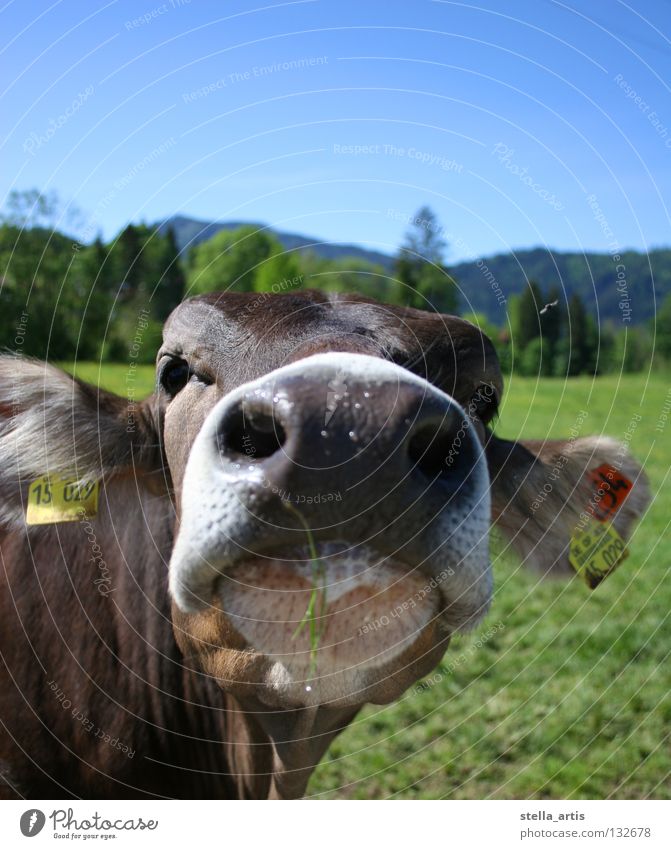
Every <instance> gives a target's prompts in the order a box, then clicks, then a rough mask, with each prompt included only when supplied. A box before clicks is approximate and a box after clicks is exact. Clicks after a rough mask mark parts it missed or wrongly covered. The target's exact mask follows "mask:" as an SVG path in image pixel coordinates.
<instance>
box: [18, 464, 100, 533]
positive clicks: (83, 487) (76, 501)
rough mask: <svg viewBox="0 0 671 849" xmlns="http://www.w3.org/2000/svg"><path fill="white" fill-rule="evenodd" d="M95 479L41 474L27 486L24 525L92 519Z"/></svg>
mask: <svg viewBox="0 0 671 849" xmlns="http://www.w3.org/2000/svg"><path fill="white" fill-rule="evenodd" d="M99 489H100V484H99V482H98V481H87V482H84V483H82V482H81V481H73V480H69V479H68V478H62V477H59V476H56V475H44V476H43V477H41V478H38V479H37V480H36V481H33V482H32V483H31V484H30V487H29V489H28V507H27V509H26V524H28V525H51V524H54V523H55V522H76V521H78V520H79V519H92V518H93V517H94V516H95V515H97V513H98V490H99Z"/></svg>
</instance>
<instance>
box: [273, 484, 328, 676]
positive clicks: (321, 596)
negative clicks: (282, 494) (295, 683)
mask: <svg viewBox="0 0 671 849" xmlns="http://www.w3.org/2000/svg"><path fill="white" fill-rule="evenodd" d="M283 503H284V506H285V507H286V508H287V510H289V512H290V513H293V514H294V515H295V516H296V517H297V518H298V521H299V522H300V523H301V525H302V526H303V530H304V531H305V535H306V536H307V540H308V550H309V551H310V567H311V571H312V592H311V593H310V599H309V601H308V606H307V609H306V611H305V614H304V616H303V618H302V619H301V621H300V622H299V623H298V626H297V628H296V630H295V631H294V633H293V634H292V637H291V638H292V640H295V639H296V638H297V637H298V635H299V634H300V633H301V632H302V631H303V629H304V628H306V627H307V628H308V631H309V635H310V671H309V675H310V677H312V676H313V675H314V673H315V672H316V670H317V651H318V650H319V642H320V640H321V636H322V634H323V632H324V625H325V622H324V619H323V616H324V612H325V610H326V567H325V566H324V563H323V562H322V560H321V559H320V557H319V555H318V554H317V546H316V545H315V540H314V536H313V535H312V530H311V528H310V526H309V525H308V524H307V522H306V521H305V518H304V516H303V514H302V513H301V511H300V510H298V509H297V508H296V507H294V505H293V504H290V503H289V502H288V501H285V502H283Z"/></svg>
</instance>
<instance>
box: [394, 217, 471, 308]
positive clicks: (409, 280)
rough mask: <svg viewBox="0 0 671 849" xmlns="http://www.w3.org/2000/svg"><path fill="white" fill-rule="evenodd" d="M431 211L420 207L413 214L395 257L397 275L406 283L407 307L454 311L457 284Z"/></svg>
mask: <svg viewBox="0 0 671 849" xmlns="http://www.w3.org/2000/svg"><path fill="white" fill-rule="evenodd" d="M442 232H443V231H442V228H441V226H440V224H439V222H438V218H437V217H436V214H435V213H434V212H433V210H432V209H431V208H430V207H428V206H423V207H421V209H419V210H418V211H417V213H416V215H415V216H414V217H413V221H412V224H411V226H410V228H409V229H408V231H407V232H406V234H405V238H404V241H403V243H402V245H401V247H400V249H399V252H398V255H397V257H396V263H395V271H396V276H397V278H398V279H399V280H400V281H401V282H402V283H404V284H405V285H406V287H407V292H408V294H407V297H406V302H407V304H408V306H412V307H417V308H418V309H427V307H430V306H431V305H434V306H435V307H436V308H437V309H439V310H440V311H441V312H455V311H456V308H457V287H456V283H455V281H454V280H453V279H452V277H450V275H449V274H448V272H447V269H446V268H445V251H446V249H447V242H446V241H445V239H444V238H443V236H442Z"/></svg>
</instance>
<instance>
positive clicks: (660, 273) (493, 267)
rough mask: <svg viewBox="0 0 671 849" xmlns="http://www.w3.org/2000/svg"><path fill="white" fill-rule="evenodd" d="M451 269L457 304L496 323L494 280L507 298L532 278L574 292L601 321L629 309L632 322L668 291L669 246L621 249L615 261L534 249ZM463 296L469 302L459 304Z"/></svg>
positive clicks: (601, 256)
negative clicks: (644, 250)
mask: <svg viewBox="0 0 671 849" xmlns="http://www.w3.org/2000/svg"><path fill="white" fill-rule="evenodd" d="M450 271H451V273H452V274H453V276H454V278H455V279H456V280H457V282H458V284H459V288H460V290H461V293H462V309H464V310H465V311H471V310H473V311H475V312H484V313H485V314H486V315H487V317H488V318H489V319H490V320H491V321H493V322H494V323H495V324H501V319H502V307H501V304H500V302H499V300H497V298H496V294H495V283H494V281H496V282H497V283H498V285H499V286H500V289H501V291H502V292H503V293H504V295H505V296H506V297H510V295H514V294H519V293H520V292H521V291H522V289H523V288H524V287H525V285H526V280H536V281H537V282H538V283H539V284H540V286H541V288H542V289H543V291H545V292H547V291H548V289H549V288H550V287H552V286H557V287H558V288H559V290H560V291H561V289H562V288H563V289H564V290H565V291H566V293H567V296H569V297H570V296H571V295H572V294H574V293H576V292H577V293H578V294H579V295H580V297H581V298H582V299H583V301H584V303H585V306H586V307H587V308H588V309H589V310H590V311H591V312H592V314H593V315H594V316H595V318H596V317H597V314H598V316H599V319H600V321H605V320H607V319H611V320H613V321H616V322H618V323H621V322H622V319H623V317H625V316H626V312H625V310H626V309H629V310H630V311H631V314H630V323H631V324H641V323H643V322H645V321H647V320H648V319H650V318H652V316H653V315H654V314H655V312H656V309H659V305H660V303H661V301H662V300H663V298H664V296H665V295H667V294H668V293H669V292H671V250H669V249H656V250H652V251H650V253H647V254H643V253H639V252H637V251H625V252H623V253H622V254H621V255H620V260H619V262H618V261H617V260H616V259H613V257H611V255H610V254H600V253H588V254H577V253H562V252H560V251H550V250H545V249H542V248H536V249H534V250H527V251H517V252H515V253H508V254H498V255H497V256H492V257H486V258H484V259H483V260H482V261H481V262H478V263H475V262H464V263H459V264H458V265H454V266H451V268H450ZM490 275H491V276H490ZM653 281H654V282H653ZM466 299H468V301H469V304H470V306H465V305H464V303H463V302H464V301H465V300H466ZM620 304H622V306H620ZM655 304H656V306H655Z"/></svg>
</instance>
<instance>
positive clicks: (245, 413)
mask: <svg viewBox="0 0 671 849" xmlns="http://www.w3.org/2000/svg"><path fill="white" fill-rule="evenodd" d="M218 440H219V449H220V451H222V453H224V454H226V455H242V456H243V457H245V458H246V459H248V460H252V461H253V460H262V459H264V458H265V457H271V456H272V455H273V454H275V453H276V452H277V451H279V450H280V448H281V447H282V446H283V445H284V443H285V441H286V434H285V432H284V428H283V427H282V425H281V423H280V422H279V421H278V419H277V418H276V417H275V416H273V414H272V412H270V411H268V410H265V409H262V408H259V409H255V408H249V407H247V408H245V409H243V408H242V407H241V406H240V407H236V408H235V409H233V410H231V411H230V412H229V414H228V415H227V416H226V417H225V418H224V420H223V421H222V423H221V425H220V427H219V433H218Z"/></svg>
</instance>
